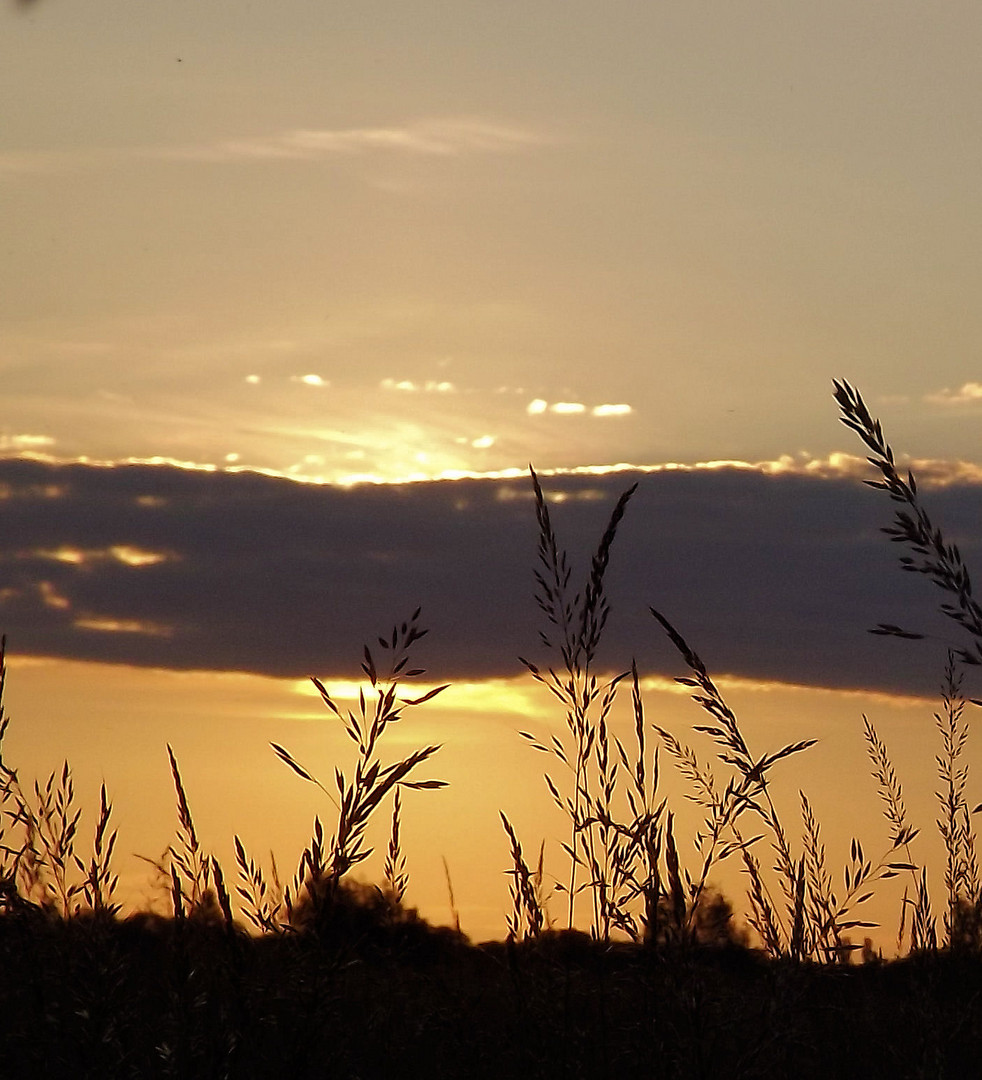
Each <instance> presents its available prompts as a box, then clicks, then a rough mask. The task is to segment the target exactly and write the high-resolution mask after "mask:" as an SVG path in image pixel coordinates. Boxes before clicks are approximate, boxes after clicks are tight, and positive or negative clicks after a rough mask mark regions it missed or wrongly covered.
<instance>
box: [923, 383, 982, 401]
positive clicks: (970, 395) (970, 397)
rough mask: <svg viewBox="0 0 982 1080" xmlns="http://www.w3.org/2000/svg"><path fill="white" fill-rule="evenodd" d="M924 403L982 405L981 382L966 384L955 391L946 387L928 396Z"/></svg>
mask: <svg viewBox="0 0 982 1080" xmlns="http://www.w3.org/2000/svg"><path fill="white" fill-rule="evenodd" d="M925 401H929V402H930V403H931V404H932V405H982V382H967V383H962V385H961V386H960V387H959V388H958V389H957V390H951V389H949V388H948V387H947V386H946V387H945V388H944V389H943V390H939V391H938V392H937V393H934V394H928V395H927V397H926V398H925Z"/></svg>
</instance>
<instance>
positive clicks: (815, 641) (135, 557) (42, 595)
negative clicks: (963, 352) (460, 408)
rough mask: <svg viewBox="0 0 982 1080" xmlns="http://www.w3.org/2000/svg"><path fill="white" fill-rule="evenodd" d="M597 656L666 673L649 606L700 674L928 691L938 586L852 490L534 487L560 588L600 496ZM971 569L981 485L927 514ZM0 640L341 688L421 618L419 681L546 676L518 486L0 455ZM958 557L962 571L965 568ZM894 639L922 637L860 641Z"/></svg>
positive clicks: (697, 479)
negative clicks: (358, 482)
mask: <svg viewBox="0 0 982 1080" xmlns="http://www.w3.org/2000/svg"><path fill="white" fill-rule="evenodd" d="M635 479H637V480H638V481H639V482H640V486H639V489H638V492H637V494H636V495H635V497H634V499H633V500H632V502H631V504H630V505H629V507H628V509H627V513H626V516H625V518H624V520H623V522H622V524H621V526H620V529H619V532H618V535H617V538H616V540H615V543H614V546H613V551H612V557H611V563H610V569H609V572H608V578H607V585H608V596H609V600H610V604H611V609H612V610H611V616H610V620H609V623H608V628H607V633H606V637H605V640H604V643H603V647H602V650H601V660H602V661H603V662H604V663H605V664H606V665H609V666H610V667H612V668H620V667H625V666H627V665H628V664H629V663H630V660H631V658H632V657H636V658H637V660H638V662H639V665H640V666H641V667H642V668H643V669H644V670H646V671H652V672H662V673H667V674H677V673H680V672H681V670H682V665H681V662H680V660H679V658H678V656H677V654H675V653H674V651H673V649H672V647H671V645H670V644H669V643H668V642H667V641H666V640H665V637H664V634H663V632H662V631H661V630H660V628H659V627H658V625H657V623H656V622H655V620H654V619H652V617H651V615H650V614H649V613H648V607H649V605H652V606H654V607H657V608H658V609H659V610H660V611H662V612H663V613H664V614H665V615H666V616H667V617H668V618H669V619H670V620H671V621H672V622H673V623H674V624H675V625H676V626H677V627H678V629H679V630H680V631H681V632H682V633H683V634H684V635H685V636H686V638H687V639H688V640H689V643H690V644H691V645H692V646H693V647H694V648H695V649H696V650H697V651H698V652H699V653H700V654H701V655H702V657H703V659H704V660H705V662H706V663H707V665H708V666H709V668H710V670H711V671H715V672H717V673H723V672H727V673H731V674H740V675H745V676H749V677H755V678H767V679H779V680H782V681H791V682H798V683H806V684H812V685H821V686H835V687H868V688H880V689H896V690H905V691H910V690H913V691H926V692H929V691H932V690H933V689H934V688H935V686H936V685H937V683H938V680H939V674H940V661H941V660H942V659H943V656H944V649H945V644H944V641H945V640H950V641H952V642H954V643H956V644H957V643H959V642H958V637H957V628H956V627H955V626H954V625H953V624H951V623H950V622H946V621H945V620H943V619H941V617H940V616H938V615H937V614H936V611H935V608H936V604H937V601H938V600H939V599H941V597H940V595H939V594H938V592H937V590H936V589H931V587H930V585H929V583H928V582H926V581H925V580H924V579H923V578H920V577H918V576H916V575H903V574H901V573H900V572H899V570H898V569H897V561H896V556H897V554H898V551H897V549H896V548H895V547H894V546H892V545H890V544H889V542H888V541H887V539H886V538H885V537H884V536H883V535H882V533H881V532H880V531H879V529H880V527H881V526H883V525H885V524H888V523H889V521H890V518H891V508H890V504H889V503H888V501H887V500H886V499H884V498H881V497H879V495H878V493H876V492H871V491H869V490H868V489H866V488H863V487H862V486H861V485H860V484H859V483H858V482H857V481H856V480H854V479H848V478H840V479H835V478H832V479H830V478H820V477H806V476H801V475H794V474H785V475H765V474H763V473H760V472H755V471H752V470H748V469H738V468H732V469H730V468H721V469H717V470H710V471H699V472H684V471H669V472H662V473H647V474H640V473H639V474H632V473H624V472H622V473H618V474H613V475H600V476H564V477H549V478H546V480H545V484H544V486H545V487H546V489H547V491H548V492H549V493H550V494H551V495H554V496H556V497H557V500H558V501H556V502H554V503H552V504H551V505H552V513H553V520H554V524H555V527H556V531H557V533H558V534H559V538H560V541H561V543H562V544H563V545H564V546H565V547H566V548H567V549H568V550H569V552H570V556H571V559H572V561H573V564H574V567H576V568H577V569H576V570H574V583H575V582H576V574H577V573H578V574H579V575H580V577H581V578H583V577H585V575H586V573H587V572H588V570H589V558H590V555H591V554H592V551H593V549H594V547H595V546H596V544H597V542H598V540H599V538H600V535H601V533H602V531H603V529H604V526H605V524H606V520H607V515H608V514H609V512H610V509H611V508H612V506H613V504H614V502H615V501H616V498H617V496H618V495H619V493H620V492H621V491H623V490H624V489H625V488H626V487H628V486H629V485H630V484H631V483H632V482H633V481H634V480H635ZM928 500H929V504H930V506H931V508H932V512H933V513H935V514H936V517H937V520H938V522H939V523H941V524H942V525H943V527H945V529H946V531H947V532H948V534H949V535H948V538H949V540H952V541H957V542H958V543H959V544H960V546H961V548H962V551H963V554H964V556H965V558H966V561H967V562H968V563H969V565H970V566H971V565H972V563H973V561H974V562H976V563H978V557H977V556H978V555H979V545H978V543H977V541H976V538H977V537H979V536H980V535H982V529H980V526H982V513H980V507H979V500H978V488H977V487H973V486H967V485H957V484H955V485H951V486H949V487H946V488H944V489H939V490H936V491H932V492H931V493H930V494H929V496H928ZM0 521H2V528H0V629H2V630H3V631H4V632H6V633H7V635H8V637H9V640H10V646H11V648H12V649H13V650H14V651H16V652H20V653H35V654H43V655H51V656H60V657H72V658H81V659H91V660H100V661H109V662H118V663H129V664H137V665H152V666H161V667H169V668H177V669H182V668H199V669H215V670H244V671H254V672H260V673H264V674H269V675H284V676H285V675H291V676H292V675H295V676H302V675H307V674H322V673H329V674H331V675H347V674H354V673H355V672H357V669H358V663H359V660H360V655H361V644H362V642H363V641H369V642H370V641H373V640H374V638H375V636H376V634H378V633H380V632H384V631H386V630H387V628H388V627H390V626H391V625H392V623H393V622H396V621H399V620H401V619H403V618H405V617H407V616H408V615H409V614H410V613H411V612H412V610H413V609H414V608H415V607H416V606H417V605H422V607H423V621H424V624H425V625H427V626H429V627H430V628H431V630H432V633H431V635H430V637H429V638H427V640H426V642H425V643H424V644H423V647H422V649H421V659H422V660H423V662H424V664H425V666H426V667H427V668H428V669H429V671H430V673H431V674H432V676H433V677H434V678H437V679H441V680H443V679H461V678H480V677H483V676H500V675H510V674H517V673H519V672H520V671H521V667H520V665H519V663H518V660H517V657H518V656H519V655H525V656H528V657H529V658H538V659H541V660H543V661H545V662H548V657H547V656H545V655H543V653H542V651H541V648H540V647H539V646H538V644H537V642H538V630H539V625H540V622H541V618H540V613H539V611H538V609H537V608H536V605H535V602H534V599H533V579H532V571H533V568H534V566H535V554H536V542H537V532H536V522H535V513H534V506H533V502H532V492H531V483H530V481H528V480H501V479H496V480H457V481H440V482H433V483H421V484H411V485H378V486H373V485H364V486H358V487H353V488H349V489H345V488H338V487H329V486H318V485H312V484H300V483H295V482H292V481H289V480H284V479H280V478H276V477H270V476H264V475H260V474H256V473H249V472H221V471H217V472H208V471H203V470H200V471H199V470H192V469H182V468H177V467H172V466H150V465H118V466H113V467H96V466H90V465H83V464H54V463H49V462H43V461H38V460H28V459H22V458H16V459H15V458H10V459H5V460H0ZM973 557H974V558H973ZM877 622H893V623H898V624H900V625H907V626H912V627H913V628H915V629H919V630H927V631H928V632H930V633H935V634H937V635H938V640H928V641H926V642H903V641H896V640H893V639H883V638H878V637H874V636H870V635H869V634H868V633H867V628H868V627H870V626H872V625H874V624H875V623H877Z"/></svg>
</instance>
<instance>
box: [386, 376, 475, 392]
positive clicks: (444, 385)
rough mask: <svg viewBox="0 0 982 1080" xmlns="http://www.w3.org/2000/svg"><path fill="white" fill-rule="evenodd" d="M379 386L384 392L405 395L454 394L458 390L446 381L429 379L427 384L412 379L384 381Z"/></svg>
mask: <svg viewBox="0 0 982 1080" xmlns="http://www.w3.org/2000/svg"><path fill="white" fill-rule="evenodd" d="M379 386H380V387H381V388H382V389H383V390H397V391H401V392H402V393H404V394H419V393H423V394H453V393H455V392H456V390H457V388H456V386H454V384H453V383H452V382H448V381H447V380H446V379H439V380H438V379H427V380H426V382H421V383H418V382H413V380H412V379H383V380H382V381H381V382H380V383H379Z"/></svg>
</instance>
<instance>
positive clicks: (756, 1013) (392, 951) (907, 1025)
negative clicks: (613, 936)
mask: <svg viewBox="0 0 982 1080" xmlns="http://www.w3.org/2000/svg"><path fill="white" fill-rule="evenodd" d="M342 922H346V923H347V925H346V926H345V929H344V933H343V934H342V935H340V936H334V935H331V934H317V933H309V934H299V935H291V936H282V935H265V936H263V937H261V938H256V937H248V936H246V935H245V934H243V933H241V932H234V933H229V932H227V930H226V928H225V927H224V926H223V925H222V924H220V923H211V924H209V923H208V922H207V921H205V920H201V919H192V920H183V921H181V920H173V919H166V920H165V919H158V918H152V917H139V916H138V917H134V918H130V919H128V920H125V921H122V922H117V921H114V920H108V919H104V918H103V919H100V918H93V917H87V918H86V917H76V918H72V919H68V920H60V919H43V920H38V919H32V918H30V917H26V916H23V915H21V916H9V915H8V916H7V917H5V918H4V919H2V920H0V962H2V964H3V973H4V977H3V980H2V981H0V1018H2V1020H0V1023H2V1030H3V1075H4V1076H10V1077H23V1076H38V1077H42V1076H43V1077H93V1078H95V1077H178V1078H184V1077H256V1078H263V1077H291V1078H298V1080H299V1078H303V1077H310V1078H315V1077H317V1078H320V1077H362V1078H369V1077H379V1078H382V1077H385V1078H389V1077H391V1076H393V1075H401V1076H407V1077H412V1076H432V1077H461V1078H463V1077H488V1078H500V1077H607V1076H610V1077H651V1078H661V1077H665V1078H688V1077H707V1078H708V1077H717V1076H725V1077H733V1078H741V1077H742V1078H751V1077H801V1078H810V1077H814V1078H816V1080H819V1078H822V1080H825V1078H829V1077H840V1076H841V1077H852V1076H856V1077H860V1076H862V1077H880V1076H882V1077H892V1078H900V1077H942V1076H950V1077H968V1076H974V1075H978V1072H977V1070H978V1061H979V1052H980V1049H982V1008H980V1005H979V995H980V992H982V966H980V964H979V961H978V958H977V957H976V956H970V955H967V954H959V953H949V954H937V955H931V956H917V957H911V958H909V959H906V960H903V961H894V962H891V963H882V962H871V963H866V964H862V965H851V966H842V965H838V966H832V967H829V966H825V965H817V964H810V963H809V964H806V963H800V962H793V961H790V960H770V959H766V958H764V957H763V956H762V955H761V954H760V953H759V952H755V951H751V950H749V949H745V948H741V947H739V946H733V945H729V946H720V947H702V948H699V947H693V948H689V949H685V950H679V949H654V948H648V947H645V946H636V945H630V944H621V945H611V944H603V943H598V942H592V941H591V940H590V939H589V937H588V936H587V935H582V934H576V933H570V932H567V931H563V932H559V933H551V932H550V933H547V934H546V935H544V936H543V937H541V938H540V939H539V940H537V941H534V942H525V943H511V944H507V943H498V944H488V945H482V946H472V945H469V944H467V943H466V942H464V941H463V940H461V939H459V938H457V937H456V936H455V935H454V934H453V933H452V932H450V931H435V930H432V929H430V928H427V927H425V926H424V925H423V924H421V923H418V922H416V921H414V920H412V919H407V918H406V917H405V916H401V917H400V918H399V919H397V920H395V921H394V922H390V923H389V925H383V924H376V925H375V926H374V927H372V928H371V929H370V930H369V929H368V927H367V925H366V923H365V921H364V920H362V925H361V926H360V927H359V928H358V929H355V927H354V925H353V923H354V924H356V923H357V922H358V920H357V919H356V920H350V919H349V920H344V919H342Z"/></svg>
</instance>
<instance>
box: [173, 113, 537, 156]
mask: <svg viewBox="0 0 982 1080" xmlns="http://www.w3.org/2000/svg"><path fill="white" fill-rule="evenodd" d="M548 141H549V140H548V139H547V138H546V137H545V136H543V135H541V134H539V133H537V132H533V131H531V130H529V129H528V128H522V127H516V126H513V125H508V124H498V123H491V122H488V121H485V120H480V119H454V118H449V119H425V120H416V121H411V122H410V123H407V124H403V125H401V126H394V127H361V128H324V129H297V130H293V131H283V132H278V133H277V134H275V135H262V136H255V137H251V138H241V139H224V140H221V141H219V142H216V143H212V144H208V145H202V146H190V147H177V148H171V149H167V150H156V151H154V153H155V155H156V156H160V157H168V158H180V159H184V160H199V161H281V160H297V161H317V160H322V159H325V158H331V157H337V156H352V155H361V154H390V155H392V154H395V155H410V156H414V157H461V156H463V155H467V154H511V153H516V152H518V151H522V150H527V149H529V148H531V147H535V146H541V145H543V144H545V143H546V142H548Z"/></svg>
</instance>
